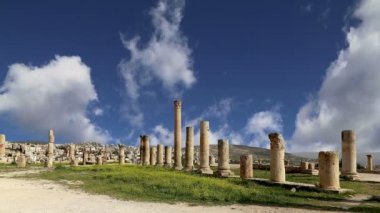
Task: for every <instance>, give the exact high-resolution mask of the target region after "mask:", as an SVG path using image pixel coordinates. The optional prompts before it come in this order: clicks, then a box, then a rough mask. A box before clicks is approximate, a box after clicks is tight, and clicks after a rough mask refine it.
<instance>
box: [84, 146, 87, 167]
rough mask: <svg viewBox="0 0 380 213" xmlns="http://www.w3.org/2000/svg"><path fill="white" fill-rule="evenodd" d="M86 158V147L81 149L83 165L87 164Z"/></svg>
mask: <svg viewBox="0 0 380 213" xmlns="http://www.w3.org/2000/svg"><path fill="white" fill-rule="evenodd" d="M87 160H88V151H87V150H86V148H84V149H83V165H86V164H87Z"/></svg>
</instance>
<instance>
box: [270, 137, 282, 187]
mask: <svg viewBox="0 0 380 213" xmlns="http://www.w3.org/2000/svg"><path fill="white" fill-rule="evenodd" d="M268 137H269V140H270V180H271V181H273V182H285V164H284V160H285V159H284V158H285V142H284V139H283V137H282V135H281V134H280V133H270V134H269V135H268Z"/></svg>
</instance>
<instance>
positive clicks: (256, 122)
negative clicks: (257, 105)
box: [244, 111, 282, 147]
mask: <svg viewBox="0 0 380 213" xmlns="http://www.w3.org/2000/svg"><path fill="white" fill-rule="evenodd" d="M281 131H282V118H281V115H280V114H279V113H278V112H276V111H261V112H257V113H255V114H253V115H252V117H251V118H249V119H248V122H247V124H246V126H245V128H244V133H245V135H247V137H248V138H251V139H250V140H249V142H248V145H250V146H257V147H268V144H269V141H268V134H269V133H270V132H281Z"/></svg>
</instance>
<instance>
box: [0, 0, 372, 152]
mask: <svg viewBox="0 0 380 213" xmlns="http://www.w3.org/2000/svg"><path fill="white" fill-rule="evenodd" d="M377 9H379V4H378V2H376V1H374V0H364V1H352V0H350V1H345V0H338V1H332V0H323V1H317V0H294V1H288V2H286V3H285V2H280V1H274V0H267V1H248V0H247V1H239V4H237V3H236V2H234V1H200V0H194V1H186V2H184V1H181V0H162V1H137V0H135V1H112V2H111V3H105V2H103V3H101V2H94V1H80V2H78V1H64V2H51V1H33V2H31V1H1V3H0V79H1V82H2V83H1V89H0V117H1V118H0V122H1V123H0V129H1V132H3V133H4V134H6V135H7V139H8V140H47V132H48V131H47V130H48V129H49V128H53V129H55V132H56V140H57V141H58V142H69V141H81V140H99V141H104V142H114V143H118V142H122V143H127V144H135V143H136V142H137V138H138V136H139V135H140V134H149V135H150V136H151V138H152V141H153V143H157V142H160V143H166V144H171V143H173V141H172V129H173V100H174V99H175V98H180V99H181V100H182V101H183V127H184V126H185V125H186V124H191V125H194V126H195V131H196V132H197V131H198V125H199V121H200V120H201V119H207V120H210V126H211V130H212V139H213V143H216V141H215V140H216V139H217V138H219V137H224V138H228V139H230V142H232V143H235V144H247V145H251V146H262V147H266V146H267V144H268V141H267V139H266V134H267V133H268V132H270V131H280V132H282V133H283V135H284V137H285V139H286V140H287V141H288V148H289V149H292V150H308V149H336V148H337V147H338V146H339V142H340V130H342V129H346V128H349V129H355V130H357V134H358V142H361V140H362V142H361V144H362V145H360V146H359V149H361V150H368V149H377V150H379V149H380V147H379V145H378V142H374V139H375V138H376V137H377V136H379V133H377V132H379V131H377V130H380V112H379V110H377V108H379V107H378V102H377V101H376V100H380V97H379V95H378V94H377V93H376V91H377V89H378V86H377V85H378V84H380V83H379V81H378V80H380V77H379V73H378V72H379V71H378V70H377V71H376V66H377V65H379V64H377V63H378V62H376V60H375V59H373V58H374V57H376V56H377V55H379V52H380V51H379V49H380V48H378V47H377V46H376V45H373V46H372V47H367V46H364V44H365V43H366V42H365V41H366V40H367V39H368V38H367V37H368V36H367V35H371V33H372V34H373V35H374V36H372V37H371V38H372V39H373V41H374V43H373V42H372V43H373V44H376V42H379V43H380V41H379V40H380V39H379V37H378V34H377V33H378V32H380V26H379V24H378V22H377V21H376V20H375V19H374V18H373V16H376V14H380V10H379V11H377ZM373 10H374V11H373ZM376 12H377V13H376ZM360 31H363V32H362V33H360ZM366 36H367V37H366ZM137 37H138V38H139V39H137ZM353 38H356V39H353ZM360 41H363V45H362V46H360V45H359V46H360V47H362V48H363V51H362V52H360V51H359V53H355V51H353V50H352V48H353V47H355V45H356V44H357V43H359V44H360ZM360 47H359V49H360ZM368 48H372V49H370V50H368ZM368 51H369V52H371V53H372V54H371V55H366V52H368ZM342 52H343V54H342ZM339 55H341V56H340V57H339ZM363 58H364V59H363ZM356 60H357V61H359V62H363V65H362V66H360V65H352V66H346V67H344V68H341V67H342V66H343V65H344V64H358V63H354V62H356ZM366 60H368V61H367V62H366ZM340 64H343V65H342V66H339V65H340ZM359 64H360V63H359ZM356 66H359V67H356ZM340 69H343V71H342V72H341V74H340V77H339V79H338V80H336V79H334V76H335V75H334V73H338V71H339V70H340ZM345 70H347V71H345ZM350 70H354V71H350ZM342 73H343V74H342ZM361 76H365V77H363V79H362V81H358V83H357V84H356V83H355V81H356V80H357V79H358V77H361ZM369 79H371V80H372V81H369ZM346 82H350V83H349V84H350V86H348V87H346V86H347V85H346ZM339 85H341V86H339ZM345 85H346V86H345ZM361 85H363V86H361ZM365 85H370V86H369V87H365ZM356 98H357V100H359V99H360V104H357V102H356V101H354V103H353V102H352V99H356ZM340 99H342V100H340ZM379 103H380V102H379ZM369 105H371V106H372V105H373V107H369ZM342 107H345V109H342ZM363 107H365V108H366V109H365V110H363ZM363 115H365V116H363ZM370 115H372V116H370ZM377 115H379V116H377ZM366 116H368V117H369V118H367V117H366ZM358 119H359V120H358ZM368 119H370V121H369V120H368ZM361 121H362V122H361ZM366 122H367V123H366ZM363 123H364V124H366V125H362V124H363ZM196 140H198V138H196Z"/></svg>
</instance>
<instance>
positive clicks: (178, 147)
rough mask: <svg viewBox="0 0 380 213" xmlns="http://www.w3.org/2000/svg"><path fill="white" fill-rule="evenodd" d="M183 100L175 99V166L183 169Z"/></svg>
mask: <svg viewBox="0 0 380 213" xmlns="http://www.w3.org/2000/svg"><path fill="white" fill-rule="evenodd" d="M181 137H182V136H181V101H180V100H175V101H174V168H175V169H177V170H181V169H182V138H181Z"/></svg>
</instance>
